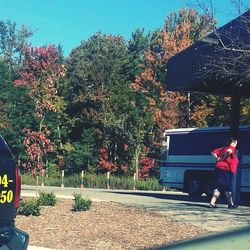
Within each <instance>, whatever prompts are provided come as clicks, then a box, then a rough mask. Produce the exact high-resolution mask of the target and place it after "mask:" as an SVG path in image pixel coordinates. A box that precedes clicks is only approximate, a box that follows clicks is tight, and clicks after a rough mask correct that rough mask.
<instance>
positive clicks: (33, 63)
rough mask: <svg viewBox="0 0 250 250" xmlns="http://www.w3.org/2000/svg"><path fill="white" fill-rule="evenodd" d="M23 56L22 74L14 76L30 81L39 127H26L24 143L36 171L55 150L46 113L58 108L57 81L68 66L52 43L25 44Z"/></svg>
mask: <svg viewBox="0 0 250 250" xmlns="http://www.w3.org/2000/svg"><path fill="white" fill-rule="evenodd" d="M23 56H24V59H23V65H22V68H21V71H20V78H19V79H17V80H15V84H16V85H27V86H28V87H29V95H30V96H31V97H32V99H33V100H34V101H35V115H36V118H37V121H38V124H39V126H38V131H31V130H30V129H24V133H25V134H26V138H25V140H24V145H25V147H26V152H27V154H28V157H29V161H28V163H27V164H26V165H25V166H27V167H28V169H33V171H32V172H33V173H37V171H38V170H41V169H42V168H43V158H44V157H45V156H46V154H47V153H48V152H51V151H52V145H51V141H50V140H49V139H48V137H49V135H50V131H49V129H48V127H47V125H46V116H47V114H48V112H56V111H57V106H56V105H55V103H56V102H55V100H56V96H57V88H56V83H57V81H58V79H59V78H61V77H62V76H64V75H65V67H64V65H62V64H60V62H59V53H58V51H57V50H56V48H55V46H53V45H50V46H48V47H45V46H43V47H39V48H33V47H31V48H30V47H25V48H24V51H23Z"/></svg>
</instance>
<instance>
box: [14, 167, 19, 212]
mask: <svg viewBox="0 0 250 250" xmlns="http://www.w3.org/2000/svg"><path fill="white" fill-rule="evenodd" d="M15 173H16V192H15V198H14V208H15V209H17V208H18V207H19V202H20V195H21V174H20V171H19V169H18V167H17V166H16V168H15Z"/></svg>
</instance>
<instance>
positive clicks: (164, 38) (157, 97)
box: [131, 9, 212, 158]
mask: <svg viewBox="0 0 250 250" xmlns="http://www.w3.org/2000/svg"><path fill="white" fill-rule="evenodd" d="M211 29H212V23H211V22H210V19H209V18H208V17H207V16H199V15H198V13H197V12H196V11H194V10H192V9H190V10H180V11H179V13H178V14H176V13H173V14H171V15H170V16H169V17H168V18H167V20H166V24H165V26H164V28H163V29H162V31H161V32H159V34H158V40H157V43H156V44H154V45H153V46H152V47H151V48H150V50H148V51H145V58H146V60H147V62H146V65H147V67H146V69H145V70H144V71H143V72H142V73H141V74H140V75H139V76H137V78H136V79H135V81H134V83H132V84H131V86H132V87H133V88H134V89H135V90H136V91H140V92H142V93H144V95H145V96H146V98H147V100H148V107H149V111H150V112H151V113H152V122H153V124H152V127H151V128H150V130H151V133H152V136H151V138H152V144H151V152H155V155H154V157H155V158H159V147H160V143H161V139H162V134H163V132H164V130H165V129H170V128H174V127H175V126H178V125H179V126H186V125H187V123H188V117H187V113H188V112H187V111H188V106H187V103H188V99H187V95H184V94H181V93H177V92H175V93H174V92H170V91H166V89H167V86H165V81H166V73H167V72H166V71H165V69H166V62H167V61H168V59H169V58H170V57H172V56H173V55H175V54H176V53H178V52H180V51H181V50H183V49H185V48H187V47H188V46H189V45H191V44H192V43H193V42H194V41H195V40H197V39H199V38H201V37H202V36H204V35H206V34H207V32H209V31H210V30H211ZM152 145H153V147H152Z"/></svg>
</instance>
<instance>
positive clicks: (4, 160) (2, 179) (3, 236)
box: [0, 136, 29, 250]
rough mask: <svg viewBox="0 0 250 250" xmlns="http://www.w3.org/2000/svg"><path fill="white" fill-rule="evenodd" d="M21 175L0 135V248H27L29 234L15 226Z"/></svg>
mask: <svg viewBox="0 0 250 250" xmlns="http://www.w3.org/2000/svg"><path fill="white" fill-rule="evenodd" d="M20 191H21V177H20V173H19V170H18V167H17V165H16V163H15V160H14V158H13V155H12V154H11V151H10V149H9V147H8V145H7V144H6V142H5V141H4V139H3V138H2V136H0V250H25V249H27V247H28V242H29V236H28V234H27V233H25V232H23V231H21V230H19V229H18V228H16V227H15V218H16V214H17V209H18V206H19V201H20Z"/></svg>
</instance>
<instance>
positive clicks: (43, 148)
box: [23, 127, 53, 175]
mask: <svg viewBox="0 0 250 250" xmlns="http://www.w3.org/2000/svg"><path fill="white" fill-rule="evenodd" d="M24 133H26V136H27V137H26V138H25V140H24V141H23V144H24V146H25V148H26V152H27V155H28V158H29V159H28V162H27V163H23V167H24V168H26V169H28V170H29V171H30V172H31V173H32V174H33V175H37V174H38V173H39V172H40V171H41V170H42V169H43V163H42V157H43V156H45V155H46V154H47V153H48V152H52V151H53V146H52V143H51V141H50V140H49V139H48V136H49V135H50V131H49V130H48V129H47V128H46V127H45V128H44V132H40V131H39V132H35V131H31V130H30V129H27V128H25V129H24Z"/></svg>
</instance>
